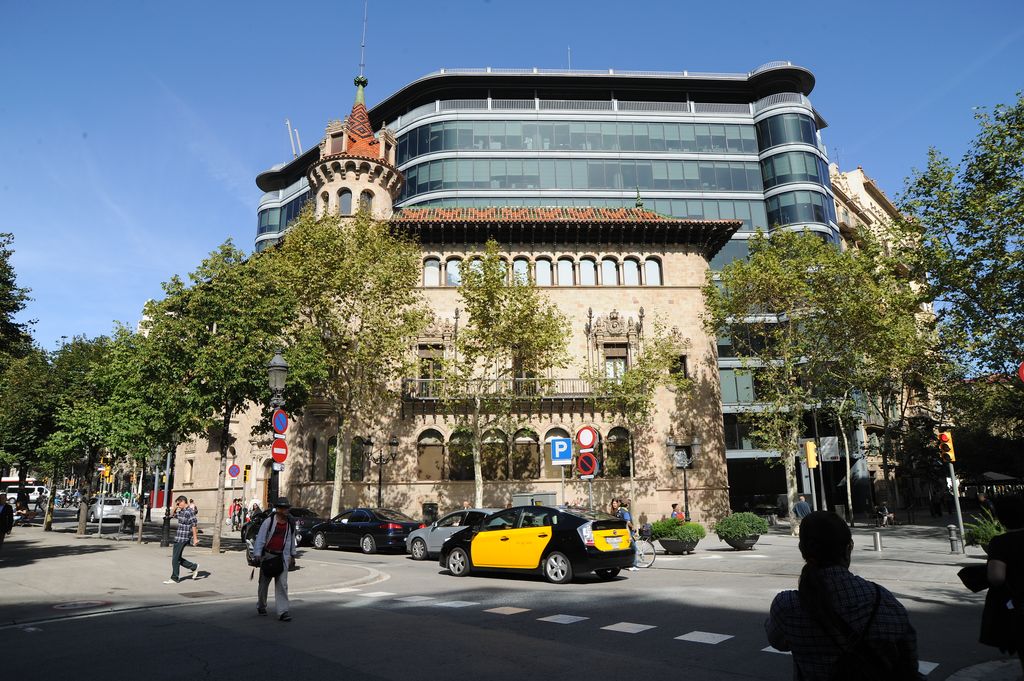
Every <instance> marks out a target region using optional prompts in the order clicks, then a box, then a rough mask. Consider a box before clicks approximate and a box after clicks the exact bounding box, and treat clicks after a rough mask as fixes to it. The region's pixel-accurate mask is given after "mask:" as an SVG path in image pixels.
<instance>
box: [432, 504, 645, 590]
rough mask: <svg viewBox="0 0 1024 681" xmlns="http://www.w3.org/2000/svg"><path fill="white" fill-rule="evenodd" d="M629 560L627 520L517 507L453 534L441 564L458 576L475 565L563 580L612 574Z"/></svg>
mask: <svg viewBox="0 0 1024 681" xmlns="http://www.w3.org/2000/svg"><path fill="white" fill-rule="evenodd" d="M632 564H633V542H632V538H631V536H630V533H629V529H628V528H627V527H626V521H624V520H622V519H620V518H617V517H615V516H612V515H608V514H607V513H602V512H600V511H595V510H592V509H585V508H567V507H562V508H550V507H548V506H519V507H515V508H509V509H505V510H504V511H499V512H498V513H495V514H493V515H490V516H488V517H486V518H484V519H483V520H482V521H480V522H479V523H477V524H476V525H473V526H472V527H467V528H466V529H464V530H461V531H459V532H456V533H455V534H453V535H452V536H451V537H450V538H449V539H448V540H447V541H446V542H445V543H444V545H443V546H442V547H441V567H445V568H448V571H449V572H451V573H452V574H453V575H455V576H456V577H464V576H466V575H468V574H469V573H470V572H471V571H473V570H503V571H515V572H530V573H538V572H539V573H540V574H542V575H544V577H545V578H546V579H547V580H548V581H549V582H553V583H555V584H564V583H566V582H568V581H570V580H571V579H572V578H573V575H574V574H575V575H578V574H581V573H584V572H595V573H597V576H598V577H600V578H601V579H612V578H614V577H615V576H616V575H618V574H619V570H621V569H622V568H625V567H630V566H631V565H632Z"/></svg>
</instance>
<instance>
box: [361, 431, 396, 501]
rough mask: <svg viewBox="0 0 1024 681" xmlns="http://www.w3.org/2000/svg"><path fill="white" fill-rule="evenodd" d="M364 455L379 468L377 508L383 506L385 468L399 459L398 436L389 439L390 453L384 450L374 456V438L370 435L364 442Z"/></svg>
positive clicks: (378, 451)
mask: <svg viewBox="0 0 1024 681" xmlns="http://www.w3.org/2000/svg"><path fill="white" fill-rule="evenodd" d="M363 455H364V457H365V458H366V460H367V461H369V462H370V463H372V464H374V465H375V466H377V508H380V507H381V506H382V505H383V502H382V495H381V485H382V484H383V482H384V466H386V465H387V464H389V463H394V461H395V459H396V458H398V436H397V435H392V436H391V437H390V438H388V451H387V452H385V451H384V449H379V450H377V453H376V454H374V451H373V436H372V435H368V436H367V437H366V438H365V439H364V440H363Z"/></svg>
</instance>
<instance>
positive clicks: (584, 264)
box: [580, 258, 597, 286]
mask: <svg viewBox="0 0 1024 681" xmlns="http://www.w3.org/2000/svg"><path fill="white" fill-rule="evenodd" d="M580 286H597V263H596V262H594V261H593V260H591V259H590V258H583V259H582V260H580Z"/></svg>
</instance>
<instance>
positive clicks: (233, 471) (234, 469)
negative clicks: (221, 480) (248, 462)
mask: <svg viewBox="0 0 1024 681" xmlns="http://www.w3.org/2000/svg"><path fill="white" fill-rule="evenodd" d="M241 472H242V469H241V468H239V467H238V466H237V465H236V464H231V465H230V466H229V467H228V475H230V476H231V477H232V478H237V477H238V474H239V473H241Z"/></svg>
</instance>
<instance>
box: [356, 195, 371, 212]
mask: <svg viewBox="0 0 1024 681" xmlns="http://www.w3.org/2000/svg"><path fill="white" fill-rule="evenodd" d="M359 210H365V211H367V212H370V211H372V210H373V192H371V191H369V190H367V191H364V192H363V193H362V194H360V195H359Z"/></svg>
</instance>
